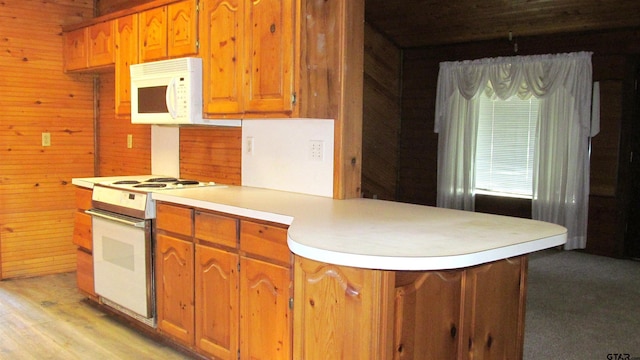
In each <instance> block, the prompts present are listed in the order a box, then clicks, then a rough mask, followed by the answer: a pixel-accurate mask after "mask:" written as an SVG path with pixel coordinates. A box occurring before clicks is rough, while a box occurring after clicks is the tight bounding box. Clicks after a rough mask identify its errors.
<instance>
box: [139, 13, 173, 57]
mask: <svg viewBox="0 0 640 360" xmlns="http://www.w3.org/2000/svg"><path fill="white" fill-rule="evenodd" d="M139 16H140V61H141V62H146V61H151V60H158V59H163V58H166V57H167V7H166V6H163V7H160V8H156V9H151V10H147V11H143V12H141V13H140V15H139Z"/></svg>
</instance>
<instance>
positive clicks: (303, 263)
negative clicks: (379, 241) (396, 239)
mask: <svg viewBox="0 0 640 360" xmlns="http://www.w3.org/2000/svg"><path fill="white" fill-rule="evenodd" d="M294 273H295V288H296V295H295V296H296V297H295V304H294V311H295V314H294V316H295V319H296V320H295V329H294V333H295V336H296V341H295V342H294V346H295V349H294V355H293V358H294V359H306V360H315V359H317V360H322V359H353V360H376V359H377V360H381V359H391V358H392V349H391V347H392V346H391V342H390V341H391V340H390V338H391V334H390V333H391V331H392V325H391V323H389V322H390V321H392V316H391V315H392V314H389V313H388V312H387V309H388V308H389V307H390V306H392V304H393V288H392V287H391V283H392V281H391V279H390V277H391V276H392V273H390V272H386V271H380V270H369V269H359V268H351V267H346V266H337V265H330V264H325V263H320V262H317V261H313V260H309V259H305V258H302V257H299V256H296V258H295V269H294Z"/></svg>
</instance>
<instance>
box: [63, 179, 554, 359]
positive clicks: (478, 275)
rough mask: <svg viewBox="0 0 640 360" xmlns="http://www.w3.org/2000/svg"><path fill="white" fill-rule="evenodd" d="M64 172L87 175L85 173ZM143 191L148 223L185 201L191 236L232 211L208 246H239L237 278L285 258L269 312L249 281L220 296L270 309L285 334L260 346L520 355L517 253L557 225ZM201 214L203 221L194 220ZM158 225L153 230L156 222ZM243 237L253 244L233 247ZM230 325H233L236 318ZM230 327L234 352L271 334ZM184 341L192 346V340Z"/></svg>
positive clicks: (386, 207)
mask: <svg viewBox="0 0 640 360" xmlns="http://www.w3.org/2000/svg"><path fill="white" fill-rule="evenodd" d="M74 184H76V185H79V186H81V187H86V188H91V187H92V184H91V179H89V180H88V181H86V180H83V179H75V180H74ZM152 196H153V199H154V200H155V201H156V202H157V204H158V220H157V226H158V228H160V227H161V225H160V224H161V223H167V224H169V223H170V222H169V221H164V220H162V216H164V215H162V214H163V211H165V212H166V213H171V214H178V213H180V212H182V211H183V210H184V211H191V212H190V213H189V214H194V215H192V216H191V217H189V216H186V217H184V219H185V220H184V221H183V223H182V224H181V225H180V227H181V228H182V229H189V228H194V229H195V230H193V231H191V230H190V231H191V233H194V232H195V234H196V235H195V236H194V237H195V238H196V239H197V238H200V239H202V238H205V237H207V235H206V234H205V233H204V232H202V233H201V235H200V236H199V235H198V228H200V229H209V230H210V231H209V232H210V233H211V234H214V235H224V234H228V233H229V231H228V230H225V231H222V230H221V229H222V226H218V225H211V224H225V223H228V220H230V219H231V220H234V221H236V222H235V223H234V224H237V225H236V226H237V227H239V228H240V230H239V235H237V234H236V233H233V234H234V235H233V236H232V237H231V245H225V246H215V245H214V246H213V247H214V248H216V250H223V249H226V253H228V254H230V255H233V256H232V259H236V260H233V261H237V262H238V261H239V262H238V264H241V265H244V264H245V262H244V261H245V258H246V260H247V261H246V264H247V266H246V267H242V269H246V270H240V275H239V277H240V280H239V282H240V283H243V282H247V281H249V280H250V281H249V282H251V281H254V280H255V279H258V280H257V281H255V284H256V285H255V286H254V287H257V286H261V285H260V284H265V283H269V282H270V280H269V279H270V278H269V277H268V276H267V277H265V276H264V274H261V273H260V271H257V272H256V271H255V269H260V268H259V267H256V266H257V265H255V266H254V265H252V264H253V263H256V264H260V265H261V266H262V265H269V266H271V265H272V264H270V263H269V261H267V260H268V259H270V258H276V260H275V261H271V262H275V263H276V265H277V266H275V267H276V268H278V269H284V270H287V271H284V272H283V275H282V276H281V277H285V278H286V276H289V279H291V278H293V279H294V281H293V284H291V282H290V280H289V284H288V285H287V281H285V282H284V286H283V285H280V283H278V282H274V283H273V284H272V288H271V289H272V292H273V294H274V296H275V295H277V294H280V293H282V294H283V295H284V303H285V304H286V305H285V306H284V308H282V307H279V308H280V309H284V310H282V311H280V312H278V311H273V312H272V311H270V309H269V310H268V311H264V310H263V312H262V313H261V308H260V307H259V306H258V307H256V306H255V304H268V306H272V304H271V303H272V302H273V301H271V303H270V302H269V301H268V299H267V298H268V297H269V295H268V294H269V292H267V291H265V292H263V293H262V294H261V293H260V291H259V290H258V291H257V293H256V294H257V298H258V301H257V302H251V304H252V305H250V306H245V305H243V301H244V300H243V299H244V297H243V296H245V295H246V294H247V293H244V294H245V295H243V293H242V289H243V286H242V285H241V286H240V288H241V291H240V294H239V295H238V294H236V296H237V297H235V298H234V297H231V299H236V300H233V301H237V302H240V305H239V306H240V308H241V313H242V314H243V315H242V316H239V318H240V321H241V322H240V325H239V327H241V328H242V326H243V324H244V323H243V321H255V318H259V317H263V320H264V317H265V316H266V319H271V320H272V322H264V321H263V322H262V326H268V327H269V328H268V329H267V330H266V332H267V333H270V334H272V333H283V334H285V335H284V337H285V339H284V340H283V341H281V342H279V343H278V344H277V346H276V345H275V344H274V346H273V348H274V349H272V350H273V352H271V353H270V354H271V355H270V358H275V357H274V356H276V355H274V354H277V355H278V357H277V358H293V359H326V358H332V359H333V358H335V359H391V358H394V357H400V356H401V357H402V358H407V359H434V358H438V359H445V358H457V359H466V358H473V359H489V358H501V359H502V358H509V359H512V358H513V359H516V358H521V357H522V345H523V334H524V312H525V302H526V276H527V257H526V255H527V254H528V253H531V252H535V251H538V250H542V249H546V248H550V247H554V246H558V245H561V244H563V243H564V242H565V240H566V230H565V229H564V228H563V227H561V226H557V225H553V224H549V223H543V222H538V221H533V220H526V219H517V218H511V217H503V216H496V215H487V214H480V213H472V212H463V211H456V210H448V209H440V208H433V207H426V206H418V205H410V204H402V203H397V202H388V201H381V200H371V199H349V200H334V199H331V198H326V197H320V196H310V195H302V194H297V193H290V192H283V191H274V190H265V189H258V188H251V187H237V186H228V187H213V188H193V189H181V190H164V191H156V192H153V195H152ZM161 209H164V210H161ZM172 216H173V215H172ZM194 217H195V220H193V219H194ZM199 218H201V219H202V221H200V222H199V220H198V219H199ZM172 219H174V220H175V219H177V218H176V217H173V218H172ZM204 219H207V221H209V220H212V219H213V220H215V221H214V222H208V224H209V225H208V226H202V225H200V226H199V225H198V224H199V223H200V224H205V221H204ZM287 227H288V230H286V232H284V231H283V232H282V233H283V234H284V233H286V243H287V244H288V248H289V249H290V251H291V253H290V254H289V256H290V257H289V261H290V262H289V264H288V265H289V267H283V266H282V265H283V264H284V261H286V260H287V259H286V257H285V258H283V257H281V256H272V255H271V254H270V253H269V252H270V251H272V249H277V248H278V247H279V246H282V242H280V243H277V241H275V242H271V239H275V238H277V237H276V236H272V235H271V234H278V231H280V230H281V229H287ZM170 228H171V227H170V226H167V229H170ZM245 229H247V230H246V231H245ZM171 231H172V230H169V231H168V232H167V233H168V234H171ZM176 231H177V230H176ZM233 231H235V230H233V229H232V230H231V232H233ZM273 231H275V233H274V232H273ZM158 234H161V236H165V233H164V230H162V229H161V230H159V231H158ZM225 236H226V235H225ZM260 236H262V237H264V238H265V239H267V240H265V241H263V242H262V244H263V245H261V243H260V240H258V241H256V239H259V238H260ZM165 237H166V236H165ZM245 241H246V244H249V243H251V244H252V245H251V247H252V248H253V249H254V250H252V249H251V247H249V246H248V245H247V247H246V248H244V247H243V244H245ZM204 243H206V242H204ZM237 243H240V245H237ZM267 244H268V245H267ZM235 247H237V249H236V250H233V249H235ZM197 249H198V248H197V247H196V252H197ZM285 249H286V248H285ZM234 251H235V252H234ZM273 251H275V250H273ZM245 252H246V253H247V254H248V255H247V254H245ZM251 254H258V255H255V256H254V255H251ZM156 256H157V255H156ZM238 257H239V258H240V260H238ZM265 259H267V260H265ZM253 260H255V261H253ZM156 261H158V259H157V260H156ZM195 266H196V267H198V266H199V265H198V264H196V265H195ZM216 266H217V265H216ZM239 266H240V265H239ZM233 269H235V266H233ZM239 269H240V267H239ZM235 276H238V274H237V273H236V274H235ZM196 277H197V271H196ZM245 278H247V279H245ZM196 283H197V282H196ZM243 284H244V283H243ZM205 285H206V284H205ZM283 287H284V288H283ZM247 289H248V291H252V290H251V289H254V288H253V287H251V286H248V287H247ZM254 290H255V289H254ZM194 291H195V292H196V293H198V291H199V290H198V288H197V286H196V289H195V290H194ZM256 294H249V295H250V296H253V297H255V296H254V295H256ZM290 294H293V296H292V297H291V295H290ZM159 297H160V296H159ZM276 298H278V296H276ZM159 301H160V300H159ZM225 301H228V300H225ZM275 302H279V303H282V302H283V299H279V300H278V299H276V300H275ZM197 305H198V300H196V310H195V313H196V315H195V316H196V318H198V309H197ZM237 307H238V304H231V305H230V308H231V309H237ZM291 309H292V310H291ZM245 310H246V312H245ZM234 311H235V310H234ZM267 312H269V313H270V314H265V313H267ZM269 316H271V317H269ZM293 319H295V321H294V320H293ZM196 322H197V320H196ZM274 322H278V323H274ZM280 323H284V324H280ZM196 328H198V325H196ZM233 328H234V330H235V331H236V332H237V331H238V325H237V324H236V325H235V326H234V327H233ZM196 332H197V331H196ZM254 334H255V333H254ZM196 338H198V336H197V335H196ZM239 338H240V340H237V337H235V336H231V342H234V341H235V342H236V343H240V345H239V347H240V351H241V353H243V354H246V352H243V351H245V350H246V351H250V350H251V349H252V346H258V347H264V348H269V347H270V346H271V345H269V344H262V345H260V344H258V345H256V344H255V343H253V344H251V342H252V339H249V338H248V337H247V336H246V335H245V336H243V330H242V329H240V335H239ZM234 339H235V340H234ZM192 343H193V342H191V343H188V342H187V344H192ZM195 343H196V345H195V348H196V349H199V346H198V344H200V342H198V340H196V341H195ZM233 346H234V345H233V344H231V348H233ZM205 348H206V346H205ZM214 348H215V347H214ZM215 351H216V350H212V351H210V352H206V353H207V354H213V353H215ZM227 353H233V352H227Z"/></svg>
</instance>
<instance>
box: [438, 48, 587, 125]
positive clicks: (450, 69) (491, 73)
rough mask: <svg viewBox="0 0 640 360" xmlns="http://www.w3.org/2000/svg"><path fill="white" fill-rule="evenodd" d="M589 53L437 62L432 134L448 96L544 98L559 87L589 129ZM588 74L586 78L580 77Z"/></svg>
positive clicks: (504, 98) (448, 98)
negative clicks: (434, 113) (436, 96)
mask: <svg viewBox="0 0 640 360" xmlns="http://www.w3.org/2000/svg"><path fill="white" fill-rule="evenodd" d="M591 54H592V53H591V52H577V53H569V54H556V55H533V56H513V57H498V58H486V59H479V60H467V61H457V62H442V63H440V75H439V77H438V99H437V101H436V119H435V129H434V130H435V132H437V133H439V132H440V128H441V123H442V121H443V118H444V117H445V112H446V111H447V110H448V104H449V102H450V101H451V97H452V96H454V93H455V92H456V91H457V92H459V95H460V96H462V97H464V98H465V99H467V100H471V99H473V98H475V97H476V96H478V95H479V94H480V93H481V92H482V91H486V92H488V95H490V96H496V97H498V98H500V99H502V100H507V99H509V98H510V97H512V96H519V97H520V98H522V99H526V98H528V97H530V96H535V97H537V98H545V97H547V96H549V95H550V94H553V93H554V92H555V91H557V90H558V89H559V88H560V87H562V88H564V89H565V91H567V92H568V93H569V94H570V95H571V96H572V97H573V98H574V99H575V100H576V101H575V104H576V105H577V106H579V108H577V109H575V110H576V111H577V115H578V117H579V119H580V120H581V123H580V125H581V127H583V128H584V130H586V131H589V129H590V127H591V119H590V118H591V117H590V114H591V99H590V97H591V86H592V84H591ZM584 74H589V76H582V75H584Z"/></svg>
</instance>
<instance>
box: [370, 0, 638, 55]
mask: <svg viewBox="0 0 640 360" xmlns="http://www.w3.org/2000/svg"><path fill="white" fill-rule="evenodd" d="M365 4H366V5H365V14H366V15H365V19H366V21H367V22H368V23H369V24H370V25H371V26H372V27H373V28H375V29H377V30H378V31H380V32H381V33H383V34H384V35H385V36H387V37H388V38H389V39H390V40H392V41H393V42H394V43H395V44H396V45H397V46H399V47H401V48H411V47H424V46H432V45H443V44H453V43H463V42H470V41H481V40H491V39H500V38H504V39H508V37H509V32H511V33H512V35H513V37H514V38H517V37H519V36H534V35H548V34H555V33H565V32H582V31H592V30H604V29H617V28H634V27H640V1H638V0H365Z"/></svg>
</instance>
